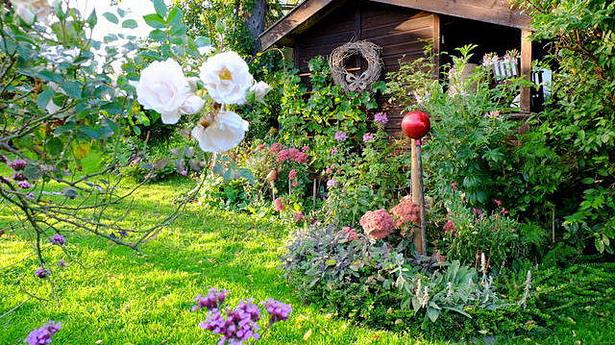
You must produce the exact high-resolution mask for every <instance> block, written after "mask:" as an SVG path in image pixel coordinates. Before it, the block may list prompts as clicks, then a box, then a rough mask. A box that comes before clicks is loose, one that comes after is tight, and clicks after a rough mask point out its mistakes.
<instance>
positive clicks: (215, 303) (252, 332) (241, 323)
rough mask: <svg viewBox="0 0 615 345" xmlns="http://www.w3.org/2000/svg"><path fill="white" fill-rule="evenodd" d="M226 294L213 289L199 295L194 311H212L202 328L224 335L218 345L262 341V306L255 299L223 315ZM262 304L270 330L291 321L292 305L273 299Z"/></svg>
mask: <svg viewBox="0 0 615 345" xmlns="http://www.w3.org/2000/svg"><path fill="white" fill-rule="evenodd" d="M226 294H227V291H226V290H223V291H220V290H217V289H210V290H209V294H208V295H207V296H205V297H203V296H201V295H199V296H197V298H196V301H197V304H198V306H196V307H194V308H192V309H193V310H199V309H202V308H207V309H208V310H209V312H208V313H207V318H206V319H205V321H203V322H201V324H200V325H199V326H200V327H201V328H203V329H206V330H208V331H211V332H213V333H214V334H219V335H221V337H220V341H218V345H224V344H232V345H241V344H244V343H245V342H247V341H250V340H252V339H253V340H255V341H256V340H258V339H259V338H260V334H259V333H258V331H259V329H260V327H259V325H258V321H259V320H260V319H261V315H260V309H259V308H258V306H257V305H256V304H254V301H253V300H252V299H247V300H243V301H241V302H240V303H239V304H238V305H237V307H235V309H232V310H231V309H226V311H225V312H224V313H223V312H222V311H221V310H222V304H223V303H224V300H225V299H226ZM262 304H263V306H264V308H265V309H266V311H267V313H269V316H270V317H269V325H268V327H271V326H272V325H273V324H274V323H276V322H280V321H286V320H288V317H289V315H290V313H291V311H292V308H291V306H290V305H288V304H284V303H282V302H279V301H276V300H274V299H271V298H270V299H268V300H266V301H265V302H263V303H262ZM225 314H226V317H225Z"/></svg>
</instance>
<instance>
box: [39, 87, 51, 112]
mask: <svg viewBox="0 0 615 345" xmlns="http://www.w3.org/2000/svg"><path fill="white" fill-rule="evenodd" d="M53 94H54V92H53V90H52V89H47V90H45V91H43V92H41V93H40V94H39V95H38V98H37V99H36V104H37V105H38V106H39V108H41V109H43V110H45V108H46V107H47V104H49V101H51V98H52V97H53Z"/></svg>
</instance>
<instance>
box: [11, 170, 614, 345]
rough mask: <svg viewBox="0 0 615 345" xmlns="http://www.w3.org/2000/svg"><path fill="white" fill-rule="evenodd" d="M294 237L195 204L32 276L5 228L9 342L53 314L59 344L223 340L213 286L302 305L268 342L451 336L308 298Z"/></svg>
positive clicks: (583, 327)
mask: <svg viewBox="0 0 615 345" xmlns="http://www.w3.org/2000/svg"><path fill="white" fill-rule="evenodd" d="M190 187H192V183H191V182H188V181H173V182H166V183H161V184H155V185H151V186H148V187H145V188H143V189H142V190H140V192H139V193H138V196H137V198H136V201H135V203H134V204H133V205H131V206H130V207H132V208H134V209H135V210H137V211H138V212H137V213H138V214H136V215H134V217H132V218H129V219H127V220H126V222H131V223H133V224H134V225H135V226H140V225H144V224H149V223H152V222H155V221H156V220H158V219H161V217H163V215H164V214H166V213H169V212H171V210H172V208H173V196H174V195H175V194H176V193H177V192H178V191H179V190H187V189H189V188H190ZM12 221H14V218H13V217H12V216H11V215H10V214H9V213H8V212H7V211H6V209H5V210H4V211H2V213H1V214H0V226H1V227H2V228H5V229H6V227H7V226H8V224H9V223H10V222H12ZM287 239H288V229H286V228H285V227H284V226H283V225H281V224H277V223H275V222H272V221H271V220H267V219H257V218H255V217H251V216H247V215H241V214H235V213H229V212H221V211H218V210H212V209H206V208H203V207H200V206H198V205H191V206H190V207H189V208H188V209H187V210H186V211H185V212H184V214H183V215H182V216H181V217H180V218H179V219H178V220H177V221H176V222H175V223H173V224H172V225H171V226H170V227H168V228H167V229H166V230H164V231H163V232H162V233H161V234H160V235H159V236H158V237H157V238H155V239H154V240H153V241H151V242H149V243H147V244H146V245H145V246H144V247H143V252H142V253H138V252H134V251H132V250H130V249H127V248H123V247H118V246H115V245H111V244H110V243H107V242H106V241H104V240H102V239H99V238H95V237H93V236H88V235H83V236H80V237H76V236H70V237H69V238H68V240H69V245H68V251H69V254H70V255H72V256H73V259H70V260H68V257H67V256H66V254H64V253H63V252H62V251H61V250H60V249H59V248H53V250H54V252H53V258H54V260H59V259H60V258H62V257H65V258H67V261H69V262H70V265H69V266H68V267H67V268H65V269H63V270H59V269H55V271H54V272H55V273H54V274H53V279H49V280H47V281H44V282H42V281H41V280H39V279H38V278H34V277H33V275H32V272H33V271H34V270H35V268H36V263H35V261H34V258H33V257H32V256H31V251H28V249H29V246H30V242H27V241H25V240H24V239H23V238H20V237H16V236H15V235H12V234H5V235H3V236H1V237H0V268H1V270H0V272H1V276H0V344H3V345H4V344H7V345H10V344H22V343H23V339H24V338H25V336H26V335H27V334H28V332H29V331H30V330H31V329H33V328H35V327H38V326H40V325H42V324H43V323H45V322H46V321H48V320H56V321H60V322H62V323H63V328H62V330H61V331H60V332H59V333H58V334H57V335H56V337H55V339H54V342H53V343H54V344H78V345H81V344H214V343H215V340H216V339H217V337H214V336H211V335H209V334H207V333H206V332H205V331H203V330H202V329H200V328H199V327H198V323H199V322H201V321H202V320H203V319H204V316H205V314H204V312H191V311H190V307H191V306H192V301H193V298H194V296H195V295H197V294H198V293H205V292H206V291H207V290H208V289H209V288H210V287H218V288H224V289H228V290H230V292H231V295H230V302H231V304H234V303H235V302H237V301H239V300H240V299H243V298H245V297H254V298H256V299H257V300H264V299H266V298H268V297H273V298H276V299H279V300H281V301H285V302H288V303H291V304H292V305H293V308H294V310H293V314H292V317H291V320H290V321H288V322H286V323H282V324H279V325H276V326H275V327H274V328H273V329H272V331H271V332H270V333H268V334H265V336H264V339H263V341H262V342H261V343H262V344H441V343H440V342H433V341H426V340H421V339H414V338H410V337H408V336H404V335H402V334H396V333H392V332H386V331H377V330H372V329H369V328H365V327H360V326H356V325H354V324H353V323H352V322H351V320H339V319H335V318H333V317H332V315H331V314H328V313H327V312H324V311H322V310H320V309H319V308H318V307H316V306H313V305H305V304H302V303H301V302H300V301H299V300H298V299H297V298H296V297H295V295H294V294H293V292H292V290H291V289H290V288H289V287H288V286H287V285H286V284H285V281H284V279H283V277H282V275H281V272H280V271H279V270H278V269H277V266H278V265H279V256H280V254H281V253H282V252H283V248H284V244H285V243H286V241H287ZM24 253H30V254H29V255H25V254H24ZM52 285H53V286H54V288H53V289H51V286H52ZM24 290H27V291H28V292H30V293H34V294H36V295H38V296H42V297H45V298H49V299H50V301H47V302H44V301H38V300H36V299H35V298H32V297H30V296H29V295H28V294H26V293H25V292H24ZM49 291H53V292H54V293H53V295H51V296H50V294H49ZM598 334H601V338H598ZM609 335H610V336H609ZM613 337H615V321H613V320H612V317H609V318H605V319H602V320H599V319H589V318H583V317H582V315H580V317H579V318H578V319H577V320H575V321H571V322H570V323H569V324H566V325H562V327H561V328H559V329H557V330H555V331H554V332H553V333H551V334H550V335H548V338H545V339H535V340H529V339H522V338H520V339H501V340H506V341H507V342H513V343H529V344H534V343H537V344H574V343H575V342H576V341H581V343H582V344H598V343H608V341H609V339H611V340H613V339H615V338H613ZM594 341H595V342H594ZM497 343H500V342H499V341H498V342H497Z"/></svg>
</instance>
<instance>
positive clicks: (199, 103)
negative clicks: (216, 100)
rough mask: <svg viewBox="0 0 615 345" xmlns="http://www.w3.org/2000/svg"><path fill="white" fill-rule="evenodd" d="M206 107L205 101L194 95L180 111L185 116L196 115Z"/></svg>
mask: <svg viewBox="0 0 615 345" xmlns="http://www.w3.org/2000/svg"><path fill="white" fill-rule="evenodd" d="M204 105H205V101H204V100H203V99H202V98H201V97H199V96H197V95H192V96H190V97H188V98H186V100H185V101H184V104H183V105H182V107H181V108H179V110H180V112H182V113H183V114H196V113H198V112H199V111H201V109H203V106H204Z"/></svg>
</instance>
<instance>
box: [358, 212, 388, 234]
mask: <svg viewBox="0 0 615 345" xmlns="http://www.w3.org/2000/svg"><path fill="white" fill-rule="evenodd" d="M359 224H361V227H363V231H365V234H366V235H367V236H368V237H370V238H373V239H376V240H378V239H383V238H385V237H387V236H389V235H390V234H391V233H392V232H393V229H394V228H395V223H394V222H393V217H392V216H391V215H390V214H389V213H388V212H387V210H384V209H380V210H376V211H367V212H365V214H364V215H363V217H361V220H360V221H359Z"/></svg>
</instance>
